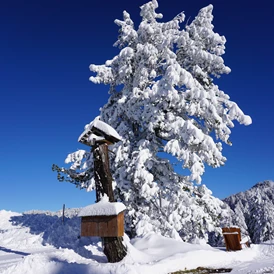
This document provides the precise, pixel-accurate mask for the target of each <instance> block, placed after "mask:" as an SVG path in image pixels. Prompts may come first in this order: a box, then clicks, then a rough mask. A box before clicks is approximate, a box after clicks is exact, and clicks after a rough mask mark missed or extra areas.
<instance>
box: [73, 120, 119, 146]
mask: <svg viewBox="0 0 274 274" xmlns="http://www.w3.org/2000/svg"><path fill="white" fill-rule="evenodd" d="M120 140H121V136H120V135H119V134H118V133H117V131H116V130H115V129H114V128H113V127H111V126H110V125H108V124H106V123H105V122H103V121H100V120H99V117H96V118H95V119H94V120H93V121H92V122H91V123H90V124H88V125H86V126H85V131H84V132H83V133H82V134H81V135H80V137H79V138H78V141H79V142H80V143H82V144H85V145H88V146H93V145H94V144H95V142H98V143H107V144H108V145H112V144H114V143H117V142H119V141H120Z"/></svg>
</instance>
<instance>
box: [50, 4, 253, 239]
mask: <svg viewBox="0 0 274 274" xmlns="http://www.w3.org/2000/svg"><path fill="white" fill-rule="evenodd" d="M157 8H158V3H157V1H156V0H152V1H150V2H148V3H147V4H144V5H143V6H141V12H140V16H141V23H140V25H139V27H138V28H135V27H134V23H133V21H132V20H131V18H130V15H129V14H128V13H127V12H124V13H123V20H115V23H116V24H117V25H118V26H119V27H120V30H119V33H120V35H119V37H118V40H117V42H116V43H115V44H114V45H115V46H117V47H119V48H120V52H119V54H118V55H116V56H115V57H114V58H113V59H112V60H109V61H106V63H105V64H104V65H91V66H90V70H91V71H92V72H94V73H95V76H92V77H90V80H91V81H92V82H93V83H96V84H105V85H109V87H110V89H109V94H110V97H109V100H108V102H107V103H106V105H105V106H104V107H103V108H102V109H101V114H100V118H101V119H102V120H103V121H104V122H106V123H108V124H110V125H111V126H112V127H113V128H115V129H116V130H117V132H118V133H119V134H120V135H121V136H122V137H123V140H122V141H121V142H119V143H118V144H116V145H115V146H114V147H113V149H112V150H113V152H114V155H113V157H112V164H111V166H112V171H113V177H114V183H113V185H114V187H115V194H116V196H117V198H118V199H120V200H122V201H123V202H124V203H125V204H126V205H127V209H128V210H127V214H126V224H127V232H128V233H130V234H131V236H134V235H139V236H140V235H143V234H145V233H147V232H149V231H155V232H159V233H162V234H164V235H168V236H170V237H175V238H179V237H181V238H183V239H184V240H189V241H190V240H195V239H196V238H206V239H208V232H210V231H212V232H217V233H219V232H220V231H219V230H220V229H219V228H218V226H219V225H220V222H222V218H221V215H223V216H226V217H228V216H229V210H228V209H227V207H226V206H225V205H224V204H223V203H222V202H221V201H220V200H218V199H216V198H214V197H213V196H212V195H211V192H210V190H208V189H207V188H206V187H205V186H199V187H198V186H195V183H197V184H198V185H199V184H200V183H201V176H202V174H203V173H204V170H205V165H209V166H212V167H219V166H222V165H224V163H225V161H226V158H225V157H224V156H223V155H222V142H223V143H226V144H231V142H230V140H229V136H230V133H231V131H230V128H232V127H233V126H234V124H233V121H234V120H236V121H238V122H239V123H241V124H245V125H248V124H250V123H251V118H250V117H249V116H246V115H244V114H243V112H242V111H241V109H240V108H239V107H238V106H237V104H236V103H235V102H233V101H231V100H230V98H229V96H228V95H227V94H225V93H224V92H223V91H221V90H220V89H219V87H218V86H217V85H215V84H214V82H213V81H214V78H215V77H220V75H221V74H223V73H229V72H230V69H229V68H228V67H226V66H225V65H224V61H223V59H222V57H221V55H223V54H224V49H225V46H224V45H225V38H224V37H223V36H220V35H219V34H217V33H215V32H214V31H213V25H212V19H213V16H212V8H213V7H212V5H209V6H208V7H205V8H203V9H202V10H201V11H200V12H199V14H198V15H197V17H196V18H195V19H194V21H193V22H192V23H191V24H190V25H188V26H186V28H185V29H180V24H181V23H182V22H183V21H184V19H185V15H184V13H180V14H178V15H177V16H176V17H174V19H172V20H170V21H168V22H162V21H161V20H159V19H162V17H163V16H162V14H159V13H156V9H157ZM167 155H171V156H170V157H169V156H167ZM84 157H87V159H90V154H89V153H88V152H84V151H81V152H76V153H74V154H71V155H69V158H68V160H67V162H72V163H73V164H72V168H70V169H60V168H58V167H56V166H55V169H57V170H58V171H60V172H61V173H65V174H66V175H69V178H68V179H69V180H71V181H72V182H74V183H76V184H77V185H80V186H81V187H86V188H89V189H92V188H93V179H92V176H90V172H91V170H92V166H91V165H90V164H89V163H90V161H88V162H86V161H85V159H84ZM174 159H176V161H178V162H179V163H181V165H182V167H183V169H184V170H188V171H189V172H188V173H183V174H179V173H177V172H176V171H175V169H174V161H173V160H174ZM75 163H76V164H75ZM81 167H82V168H83V169H82V171H81V172H80V173H79V172H76V170H77V169H78V170H79V168H80V169H81ZM79 175H80V176H82V177H79ZM60 176H61V175H60ZM85 176H86V177H85ZM60 178H61V179H65V178H64V177H62V176H61V177H60Z"/></svg>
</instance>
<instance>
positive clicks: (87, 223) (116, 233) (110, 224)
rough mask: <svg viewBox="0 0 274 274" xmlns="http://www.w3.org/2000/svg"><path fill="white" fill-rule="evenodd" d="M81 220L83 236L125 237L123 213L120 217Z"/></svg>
mask: <svg viewBox="0 0 274 274" xmlns="http://www.w3.org/2000/svg"><path fill="white" fill-rule="evenodd" d="M81 218H82V219H81V236H84V237H86V236H97V237H122V236H123V235H124V212H123V211H122V212H120V213H119V214H118V215H110V216H83V217H81Z"/></svg>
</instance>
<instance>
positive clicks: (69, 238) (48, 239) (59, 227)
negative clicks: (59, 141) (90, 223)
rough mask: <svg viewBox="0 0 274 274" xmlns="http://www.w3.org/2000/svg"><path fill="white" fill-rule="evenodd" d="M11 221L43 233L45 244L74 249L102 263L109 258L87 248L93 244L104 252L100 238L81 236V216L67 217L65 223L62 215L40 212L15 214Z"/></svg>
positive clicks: (33, 232) (33, 231)
mask: <svg viewBox="0 0 274 274" xmlns="http://www.w3.org/2000/svg"><path fill="white" fill-rule="evenodd" d="M11 221H12V224H13V225H19V226H24V227H28V228H30V233H31V234H36V235H39V234H41V236H42V238H43V242H42V244H43V245H48V244H49V245H52V246H54V247H56V248H68V249H73V250H74V251H75V252H76V253H78V254H79V255H80V256H82V257H85V258H88V259H94V260H95V261H97V262H100V263H103V262H107V258H106V257H105V256H104V255H102V256H100V255H95V254H93V253H92V252H91V251H89V250H88V249H86V248H85V246H89V245H92V246H93V249H97V250H98V251H99V252H102V248H101V246H100V245H99V243H100V240H99V238H97V237H84V238H81V237H80V226H81V220H80V218H79V217H71V218H68V217H65V219H64V223H63V222H62V217H58V216H57V215H53V216H52V215H48V214H45V213H38V214H23V215H21V216H13V217H11Z"/></svg>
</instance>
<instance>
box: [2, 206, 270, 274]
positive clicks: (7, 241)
mask: <svg viewBox="0 0 274 274" xmlns="http://www.w3.org/2000/svg"><path fill="white" fill-rule="evenodd" d="M78 212H79V209H71V210H67V211H66V218H65V222H64V224H63V223H62V216H61V215H62V214H61V212H41V211H32V212H28V213H25V214H19V213H14V212H9V211H5V210H2V211H0V273H1V274H37V273H39V274H61V273H64V274H77V273H79V274H80V273H81V274H100V273H103V274H106V273H112V274H115V273H117V274H133V273H134V274H137V273H142V274H146V273H147V274H151V273H157V274H161V273H162V274H167V273H171V272H174V271H177V270H184V269H192V268H196V267H199V266H203V267H212V268H221V267H225V268H233V270H232V272H231V273H242V274H246V273H274V265H273V257H274V241H273V242H267V243H264V244H261V245H252V246H251V248H249V249H244V250H242V251H237V252H226V251H224V249H222V248H212V247H210V246H209V245H206V244H202V243H200V244H188V243H184V242H182V241H177V240H174V239H169V238H165V237H162V236H160V235H156V234H152V233H151V234H148V235H146V236H145V237H143V238H137V239H133V240H131V241H129V239H128V238H127V237H126V236H125V237H124V242H125V244H126V245H127V248H128V255H127V256H126V257H125V258H124V259H123V260H122V261H121V262H119V263H115V264H110V263H107V260H106V257H105V255H104V254H103V252H102V248H101V242H100V239H99V238H81V237H79V233H80V219H79V218H78V217H76V216H77V213H78Z"/></svg>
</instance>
